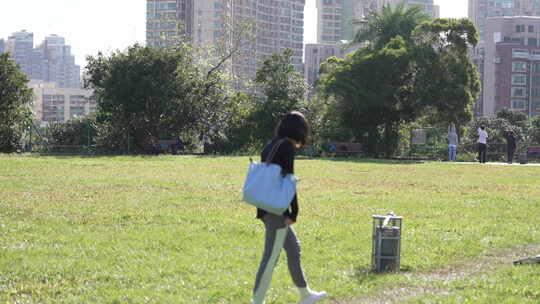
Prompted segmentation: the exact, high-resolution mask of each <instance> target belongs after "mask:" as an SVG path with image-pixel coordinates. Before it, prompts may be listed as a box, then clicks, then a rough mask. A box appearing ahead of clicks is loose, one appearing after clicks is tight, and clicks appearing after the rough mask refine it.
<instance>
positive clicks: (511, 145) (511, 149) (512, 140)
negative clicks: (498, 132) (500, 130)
mask: <svg viewBox="0 0 540 304" xmlns="http://www.w3.org/2000/svg"><path fill="white" fill-rule="evenodd" d="M504 138H505V139H506V161H507V162H508V163H509V164H511V163H512V161H513V159H514V153H515V152H516V137H515V136H514V131H512V130H506V132H504Z"/></svg>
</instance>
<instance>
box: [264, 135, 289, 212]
mask: <svg viewBox="0 0 540 304" xmlns="http://www.w3.org/2000/svg"><path fill="white" fill-rule="evenodd" d="M281 139H283V138H274V139H273V140H272V141H271V142H269V143H268V144H266V146H265V147H264V149H263V151H262V153H261V162H264V161H266V158H267V157H268V156H269V154H270V151H272V148H273V147H274V145H275V144H276V143H278V141H279V140H281ZM294 154H295V151H294V146H293V144H292V143H291V142H290V141H289V140H284V141H283V143H282V144H281V145H280V146H279V148H278V150H277V151H276V153H275V155H274V158H273V159H272V161H271V163H272V164H277V165H280V166H281V172H282V173H283V175H286V174H289V173H290V174H294ZM265 214H266V211H264V210H262V209H258V208H257V218H259V219H260V218H262V217H263V216H264V215H265ZM283 215H284V216H286V217H288V218H290V219H291V220H293V221H294V222H296V217H297V216H298V199H297V195H296V194H295V195H294V198H293V200H292V201H291V204H290V205H289V208H288V209H287V210H285V212H284V213H283Z"/></svg>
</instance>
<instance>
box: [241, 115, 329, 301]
mask: <svg viewBox="0 0 540 304" xmlns="http://www.w3.org/2000/svg"><path fill="white" fill-rule="evenodd" d="M275 133H276V134H275V137H274V139H272V141H270V142H269V143H268V144H267V145H266V146H265V147H264V149H263V151H262V153H261V161H262V162H264V161H270V163H273V164H277V165H279V166H281V171H282V172H281V173H282V175H283V176H286V175H287V174H294V155H295V148H300V147H302V146H305V145H306V143H307V140H308V137H309V133H310V127H309V124H308V122H307V120H306V118H305V117H304V115H302V113H300V112H297V111H293V112H290V113H288V114H286V115H285V117H283V119H282V120H281V121H280V123H279V124H278V126H277V129H276V132H275ZM276 145H279V146H276ZM275 147H277V148H276V149H277V150H276V152H275V154H274V157H273V159H271V160H268V159H267V158H268V157H269V156H270V154H271V151H272V150H273V149H274V148H275ZM257 218H258V219H260V220H262V222H263V223H264V226H265V243H264V252H263V256H262V259H261V263H260V265H259V270H258V271H257V277H256V279H255V286H254V288H253V297H252V300H251V303H252V304H263V303H264V298H265V296H266V291H267V290H268V288H269V287H270V282H271V280H272V273H273V271H274V267H275V266H276V264H277V261H278V259H279V254H280V252H281V249H284V250H285V252H286V253H287V264H288V267H289V272H290V274H291V277H292V280H293V282H294V284H295V285H296V287H297V288H298V291H299V293H300V297H301V300H300V303H302V304H312V303H315V302H318V301H320V300H322V299H323V298H324V297H326V292H324V291H323V292H316V291H313V290H311V289H309V287H308V285H307V282H306V279H305V277H304V272H303V270H302V265H301V261H300V242H299V241H298V238H297V237H296V233H295V232H294V230H293V228H292V225H293V224H294V223H296V221H297V218H298V198H297V195H295V196H294V198H293V200H292V201H291V204H290V206H289V208H288V209H287V210H286V211H285V212H284V213H283V214H282V215H275V214H272V213H268V212H266V211H264V210H262V209H257Z"/></svg>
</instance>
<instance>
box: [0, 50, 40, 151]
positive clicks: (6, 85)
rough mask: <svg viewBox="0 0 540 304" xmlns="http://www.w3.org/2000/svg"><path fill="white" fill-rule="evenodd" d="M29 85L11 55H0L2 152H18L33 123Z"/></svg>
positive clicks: (0, 145)
mask: <svg viewBox="0 0 540 304" xmlns="http://www.w3.org/2000/svg"><path fill="white" fill-rule="evenodd" d="M27 83H28V79H27V78H26V75H24V74H23V73H22V72H21V71H20V69H19V67H18V66H17V64H15V62H14V61H12V60H11V59H10V58H9V54H7V53H5V54H0V152H7V153H9V152H14V151H16V150H17V149H18V148H19V146H20V139H21V136H22V133H23V132H24V128H25V127H26V126H28V125H29V124H30V123H31V121H32V113H31V111H30V104H31V102H32V90H31V89H29V88H28V86H27Z"/></svg>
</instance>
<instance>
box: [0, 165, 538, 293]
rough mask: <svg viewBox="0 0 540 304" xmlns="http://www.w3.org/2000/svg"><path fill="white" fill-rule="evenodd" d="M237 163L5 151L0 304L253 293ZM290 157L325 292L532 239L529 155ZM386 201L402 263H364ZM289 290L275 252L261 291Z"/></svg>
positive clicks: (514, 285)
mask: <svg viewBox="0 0 540 304" xmlns="http://www.w3.org/2000/svg"><path fill="white" fill-rule="evenodd" d="M247 163H248V158H247V157H195V156H180V157H173V156H169V157H100V158H77V157H24V156H23V157H18V156H0V302H7V303H248V302H249V298H250V295H251V289H252V287H253V281H254V276H255V272H256V270H257V267H258V262H259V258H260V255H261V253H262V245H263V233H264V231H263V227H262V225H261V223H260V222H259V221H257V220H255V219H254V215H255V212H254V210H253V208H251V207H249V206H247V205H246V204H245V203H243V202H241V201H240V197H241V196H240V189H241V186H242V182H243V178H244V175H245V173H246V170H247ZM295 165H296V168H295V169H296V171H297V175H298V176H299V177H300V178H301V182H300V184H299V203H300V209H301V210H300V216H299V220H298V223H297V224H296V225H295V229H296V231H297V234H298V236H299V238H300V240H301V242H302V251H303V263H304V268H305V272H306V275H307V278H308V281H309V283H310V285H311V286H312V287H313V288H314V289H324V290H327V291H328V292H329V294H330V297H331V298H333V299H336V300H339V299H344V298H351V297H357V296H362V295H370V294H377V293H379V292H381V291H384V290H385V289H387V288H392V287H399V286H407V285H411V282H410V279H408V277H407V276H408V275H411V274H416V273H422V272H430V271H434V270H437V269H438V268H441V267H444V266H446V265H458V264H459V263H462V262H463V263H465V262H467V263H469V262H470V261H473V260H474V259H476V258H478V257H481V256H483V255H485V254H486V253H489V252H491V251H492V250H496V249H505V250H508V249H512V248H516V250H519V248H520V246H525V245H529V246H530V245H540V230H539V229H538V223H539V220H540V167H525V166H523V167H519V166H486V165H484V166H482V165H459V164H446V163H423V164H419V163H398V162H374V161H355V160H343V159H341V160H332V159H326V160H325V159H316V160H309V159H301V160H297V162H296V164H295ZM390 210H393V211H395V212H396V213H397V214H398V215H402V216H404V217H405V220H404V230H403V241H402V250H403V252H402V270H403V271H402V273H400V274H391V275H375V274H372V273H370V272H369V268H370V255H371V225H372V222H371V215H373V214H385V213H386V212H388V211H390ZM539 253H540V252H539ZM538 270H539V268H538V266H532V267H530V266H527V267H523V268H514V267H513V266H508V267H506V268H504V269H500V270H498V271H495V272H490V273H489V274H487V275H484V276H479V278H478V279H477V280H475V281H474V282H473V281H470V280H468V279H467V280H458V281H455V282H453V283H452V284H453V285H451V286H450V287H449V286H445V289H449V290H450V291H451V292H450V294H449V295H445V296H441V295H419V298H417V299H415V300H414V301H435V302H438V301H442V302H444V301H448V303H452V302H454V301H457V302H461V301H460V299H483V300H485V303H489V302H491V303H493V302H498V301H492V300H493V299H496V300H504V299H505V298H507V297H508V298H507V299H514V300H515V301H516V303H517V302H520V301H522V302H523V301H525V302H526V301H529V302H531V303H534V302H540V294H539V293H538V292H537V289H536V287H537V286H538V279H539V278H538V275H534V274H537V273H538ZM528 274H529V275H528ZM430 284H431V285H433V286H432V287H433V288H438V285H439V284H440V283H437V282H433V283H430ZM535 286H536V287H535ZM535 290H536V291H535ZM418 299H419V300H418ZM426 299H427V300H426ZM445 299H446V300H445ZM295 301H297V292H296V290H295V288H294V287H293V284H292V282H291V279H290V278H289V276H288V273H287V267H286V262H285V256H284V255H282V257H281V262H280V265H279V266H278V267H277V269H276V272H275V274H274V278H273V283H272V289H271V290H270V292H269V295H268V301H267V302H268V303H275V304H277V303H295ZM471 301H472V300H471ZM511 301H513V300H511ZM471 303H473V302H471Z"/></svg>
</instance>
